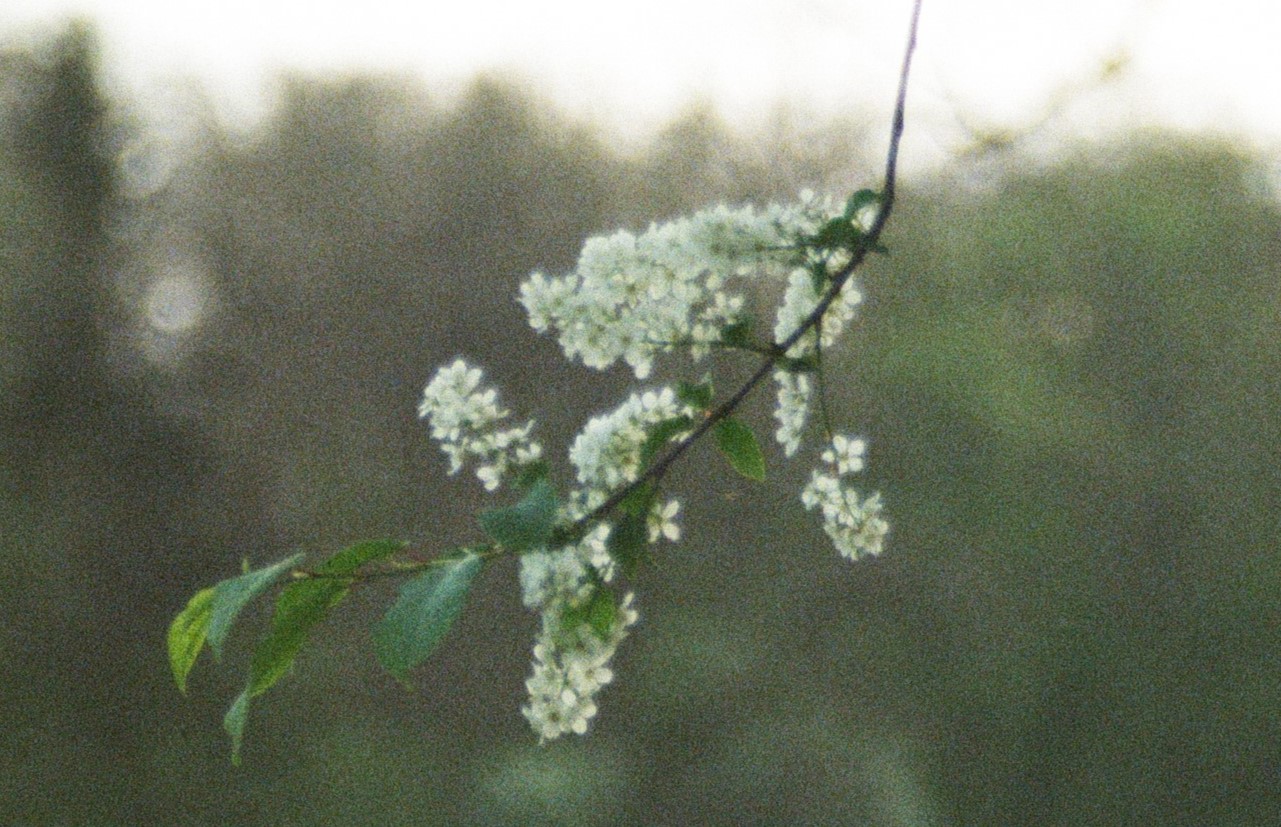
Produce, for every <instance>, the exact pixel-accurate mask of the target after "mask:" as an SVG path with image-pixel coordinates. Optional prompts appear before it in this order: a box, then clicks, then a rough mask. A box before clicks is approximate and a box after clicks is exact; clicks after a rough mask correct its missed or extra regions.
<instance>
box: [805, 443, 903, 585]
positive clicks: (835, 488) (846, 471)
mask: <svg viewBox="0 0 1281 827" xmlns="http://www.w3.org/2000/svg"><path fill="white" fill-rule="evenodd" d="M866 449H867V445H866V443H865V442H863V440H861V439H851V438H850V437H846V436H843V435H840V434H838V435H837V436H835V437H833V439H832V444H831V445H830V446H829V447H828V449H827V450H825V451H824V452H823V455H822V459H823V464H824V466H825V468H816V469H814V470H813V471H812V472H811V473H810V481H809V483H808V484H806V486H805V489H804V490H803V491H802V492H801V502H802V503H804V504H805V508H806V509H808V510H811V511H812V510H813V509H815V508H818V509H820V510H821V511H822V512H823V530H824V531H825V532H827V536H828V537H830V538H831V540H832V542H833V543H834V544H835V545H836V550H837V551H839V552H840V553H841V554H842V556H844V557H848V558H849V559H850V560H857V559H859V558H860V557H868V556H875V555H878V554H880V553H881V550H882V549H883V548H884V544H885V535H886V533H887V532H888V531H889V528H890V526H889V523H887V522H886V521H885V520H884V519H883V518H882V517H881V495H880V494H873V495H872V496H870V497H868V498H867V499H864V500H860V498H859V495H858V492H856V491H855V490H854V489H853V488H851V487H850V485H849V480H848V477H849V476H850V475H851V474H855V473H857V472H859V471H861V470H862V468H863V454H864V452H865V451H866Z"/></svg>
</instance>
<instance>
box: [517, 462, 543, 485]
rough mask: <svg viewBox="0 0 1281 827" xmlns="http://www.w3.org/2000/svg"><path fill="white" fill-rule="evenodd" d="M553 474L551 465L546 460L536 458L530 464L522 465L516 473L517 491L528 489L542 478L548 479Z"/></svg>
mask: <svg viewBox="0 0 1281 827" xmlns="http://www.w3.org/2000/svg"><path fill="white" fill-rule="evenodd" d="M550 475H551V466H550V465H548V464H547V461H546V460H542V459H538V460H534V461H533V462H531V463H530V464H528V465H526V466H524V467H522V468H521V469H520V472H519V473H518V474H517V475H516V481H515V487H516V490H517V491H528V490H529V489H530V488H531V487H532V486H533V484H534V483H536V482H538V481H539V480H541V479H546V478H547V477H549V476H550Z"/></svg>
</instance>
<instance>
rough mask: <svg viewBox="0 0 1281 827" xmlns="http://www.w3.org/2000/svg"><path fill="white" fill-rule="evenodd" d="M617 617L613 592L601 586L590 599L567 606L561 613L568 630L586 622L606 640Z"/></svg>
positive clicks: (563, 623) (597, 634) (563, 625)
mask: <svg viewBox="0 0 1281 827" xmlns="http://www.w3.org/2000/svg"><path fill="white" fill-rule="evenodd" d="M617 617H618V606H617V604H615V603H614V594H613V592H611V591H610V590H609V589H607V588H604V587H600V588H597V589H596V590H595V591H593V592H592V596H591V599H590V600H587V601H586V602H584V603H583V604H581V605H579V606H571V607H567V608H565V609H564V610H563V611H562V612H561V614H560V622H561V626H562V627H563V628H564V629H565V630H566V631H573V630H575V629H577V628H578V627H579V626H582V625H583V624H584V623H586V624H587V625H588V626H590V627H591V629H592V631H593V632H595V633H596V636H597V637H598V638H600V639H601V640H606V639H607V638H608V637H609V634H610V632H611V631H612V630H613V628H614V620H615V618H617Z"/></svg>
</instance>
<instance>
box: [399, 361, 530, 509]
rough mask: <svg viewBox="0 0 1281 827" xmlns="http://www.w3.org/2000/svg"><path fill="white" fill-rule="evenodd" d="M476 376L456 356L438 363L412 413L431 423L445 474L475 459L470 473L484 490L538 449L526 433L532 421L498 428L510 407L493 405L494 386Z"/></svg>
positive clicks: (495, 402)
mask: <svg viewBox="0 0 1281 827" xmlns="http://www.w3.org/2000/svg"><path fill="white" fill-rule="evenodd" d="M481 378H482V373H481V370H480V368H473V367H470V366H468V364H467V363H466V362H464V361H463V360H462V359H457V360H455V361H454V363H453V364H451V365H448V366H447V367H443V368H441V369H440V370H438V371H436V375H435V376H434V377H432V380H431V381H430V382H429V383H427V387H426V389H425V390H424V391H423V399H422V402H421V403H420V404H419V405H418V415H419V417H421V418H423V419H426V420H427V421H428V422H429V423H430V424H431V435H432V438H433V439H435V440H436V441H437V442H439V443H440V449H441V450H442V451H444V452H445V455H446V456H447V457H449V473H451V474H456V473H458V471H459V470H461V469H462V467H463V465H464V464H465V463H466V462H467V460H468V459H472V460H475V461H477V463H478V465H477V468H476V476H477V477H478V478H479V479H480V481H481V482H482V483H483V484H484V486H485V490H486V491H494V490H497V488H498V486H499V485H500V484H501V482H502V479H503V477H504V476H506V475H507V474H508V473H509V472H511V471H514V470H518V469H520V468H521V467H523V466H526V465H529V464H530V463H533V462H535V461H536V460H537V459H538V458H539V457H541V456H542V453H543V448H542V446H541V445H539V444H538V443H537V442H535V441H534V440H532V439H530V438H529V434H530V432H531V431H532V430H533V428H534V423H533V421H530V422H526V423H525V424H524V425H521V426H518V427H515V428H507V429H503V428H500V427H499V423H500V422H501V421H502V420H503V419H506V418H507V416H508V415H509V414H510V411H508V410H506V409H503V408H500V407H499V406H498V392H497V391H495V390H494V389H493V388H482V387H481Z"/></svg>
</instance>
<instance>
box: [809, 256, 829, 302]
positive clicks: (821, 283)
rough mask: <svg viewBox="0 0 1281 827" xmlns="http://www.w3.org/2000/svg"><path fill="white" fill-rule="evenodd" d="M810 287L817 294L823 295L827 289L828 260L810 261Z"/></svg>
mask: <svg viewBox="0 0 1281 827" xmlns="http://www.w3.org/2000/svg"><path fill="white" fill-rule="evenodd" d="M809 271H810V288H811V289H812V290H813V291H814V295H815V296H821V295H823V293H824V291H825V290H826V289H827V262H826V261H811V262H810V263H809Z"/></svg>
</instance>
